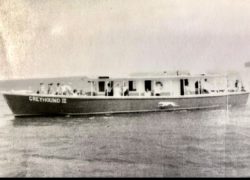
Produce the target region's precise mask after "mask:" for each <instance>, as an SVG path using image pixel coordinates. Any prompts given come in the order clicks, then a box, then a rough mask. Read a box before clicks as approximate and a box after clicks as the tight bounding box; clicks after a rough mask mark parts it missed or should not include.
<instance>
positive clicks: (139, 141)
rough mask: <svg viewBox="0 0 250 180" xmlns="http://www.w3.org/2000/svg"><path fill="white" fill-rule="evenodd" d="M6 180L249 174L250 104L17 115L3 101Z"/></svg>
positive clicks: (0, 123)
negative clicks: (115, 112)
mask: <svg viewBox="0 0 250 180" xmlns="http://www.w3.org/2000/svg"><path fill="white" fill-rule="evenodd" d="M248 104H249V103H248ZM0 176H1V177H3V176H7V177H13V176H15V177H55V176H56V177H80V176H81V177H152V176H153V177H245V176H250V105H247V106H245V107H240V108H230V109H229V110H228V111H227V110H226V109H216V110H196V111H178V112H154V113H133V114H121V115H109V116H88V117H86V116H85V117H44V118H41V117H40V118H39V117H36V118H15V117H13V116H12V115H11V111H10V109H9V108H8V106H7V104H6V102H5V101H4V99H3V97H2V96H0Z"/></svg>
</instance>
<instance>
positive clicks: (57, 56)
mask: <svg viewBox="0 0 250 180" xmlns="http://www.w3.org/2000/svg"><path fill="white" fill-rule="evenodd" d="M249 60H250V0H237V1H236V0H70V1H69V0H19V1H16V0H1V1H0V68H1V69H0V79H11V78H32V77H56V76H75V75H123V74H128V73H132V72H137V71H143V72H144V71H163V70H173V69H186V70H191V71H203V70H204V71H205V70H220V69H222V70H225V69H239V68H242V67H243V65H244V62H246V61H249Z"/></svg>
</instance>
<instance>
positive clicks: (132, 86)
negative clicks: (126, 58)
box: [128, 81, 136, 91]
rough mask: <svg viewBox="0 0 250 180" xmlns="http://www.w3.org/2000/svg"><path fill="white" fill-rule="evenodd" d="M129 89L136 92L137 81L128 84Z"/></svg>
mask: <svg viewBox="0 0 250 180" xmlns="http://www.w3.org/2000/svg"><path fill="white" fill-rule="evenodd" d="M128 89H129V91H136V83H135V81H129V82H128Z"/></svg>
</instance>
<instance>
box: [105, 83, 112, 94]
mask: <svg viewBox="0 0 250 180" xmlns="http://www.w3.org/2000/svg"><path fill="white" fill-rule="evenodd" d="M113 84H114V82H113V81H107V82H106V90H105V96H113V94H114V90H113V89H114V88H113Z"/></svg>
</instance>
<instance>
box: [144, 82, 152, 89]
mask: <svg viewBox="0 0 250 180" xmlns="http://www.w3.org/2000/svg"><path fill="white" fill-rule="evenodd" d="M151 90H152V81H151V80H146V81H145V91H151Z"/></svg>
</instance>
